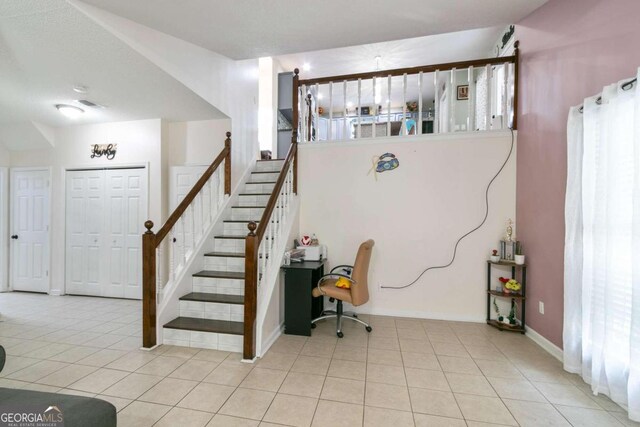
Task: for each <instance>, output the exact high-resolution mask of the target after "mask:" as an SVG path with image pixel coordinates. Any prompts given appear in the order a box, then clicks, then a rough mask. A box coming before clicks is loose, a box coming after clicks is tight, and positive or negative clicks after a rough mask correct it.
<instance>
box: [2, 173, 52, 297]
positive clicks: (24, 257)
mask: <svg viewBox="0 0 640 427" xmlns="http://www.w3.org/2000/svg"><path fill="white" fill-rule="evenodd" d="M49 175H50V174H49V171H48V170H12V171H11V206H12V208H11V283H12V286H13V289H14V290H17V291H32V292H49V271H48V270H49Z"/></svg>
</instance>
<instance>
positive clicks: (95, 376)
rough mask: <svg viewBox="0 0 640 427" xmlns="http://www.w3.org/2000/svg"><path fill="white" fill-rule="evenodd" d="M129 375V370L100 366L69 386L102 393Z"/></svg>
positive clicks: (74, 388)
mask: <svg viewBox="0 0 640 427" xmlns="http://www.w3.org/2000/svg"><path fill="white" fill-rule="evenodd" d="M127 375H129V373H128V372H125V371H118V370H115V369H106V368H100V369H98V370H97V371H94V372H92V373H90V374H89V375H87V376H86V377H84V378H82V379H80V380H78V381H76V382H75V383H72V384H71V385H69V386H68V387H67V388H70V389H73V390H80V391H86V392H90V393H102V392H103V391H104V390H106V389H107V388H109V387H110V386H112V385H113V384H115V383H117V382H118V381H120V380H121V379H123V378H124V377H126V376H127Z"/></svg>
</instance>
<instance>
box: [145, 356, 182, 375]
mask: <svg viewBox="0 0 640 427" xmlns="http://www.w3.org/2000/svg"><path fill="white" fill-rule="evenodd" d="M183 363H185V360H184V359H182V358H180V357H166V356H158V357H156V358H155V359H153V360H152V361H151V362H149V363H147V364H146V365H144V366H142V367H140V368H138V369H137V370H136V373H138V374H145V375H159V376H161V377H166V376H167V375H169V374H170V373H171V372H173V371H175V370H176V369H177V368H178V367H179V366H180V365H182V364H183Z"/></svg>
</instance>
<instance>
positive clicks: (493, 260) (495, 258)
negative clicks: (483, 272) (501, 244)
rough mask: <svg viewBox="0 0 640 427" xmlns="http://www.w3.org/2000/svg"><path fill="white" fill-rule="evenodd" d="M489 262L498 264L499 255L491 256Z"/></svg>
mask: <svg viewBox="0 0 640 427" xmlns="http://www.w3.org/2000/svg"><path fill="white" fill-rule="evenodd" d="M491 262H500V255H491Z"/></svg>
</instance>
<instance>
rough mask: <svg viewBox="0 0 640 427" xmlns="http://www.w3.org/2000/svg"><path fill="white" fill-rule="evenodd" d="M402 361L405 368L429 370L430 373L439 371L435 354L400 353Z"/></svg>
mask: <svg viewBox="0 0 640 427" xmlns="http://www.w3.org/2000/svg"><path fill="white" fill-rule="evenodd" d="M402 361H403V364H404V366H405V368H418V369H429V370H432V371H441V370H442V368H441V367H440V363H439V362H438V358H437V356H436V355H435V354H423V353H412V352H404V351H403V352H402Z"/></svg>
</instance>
